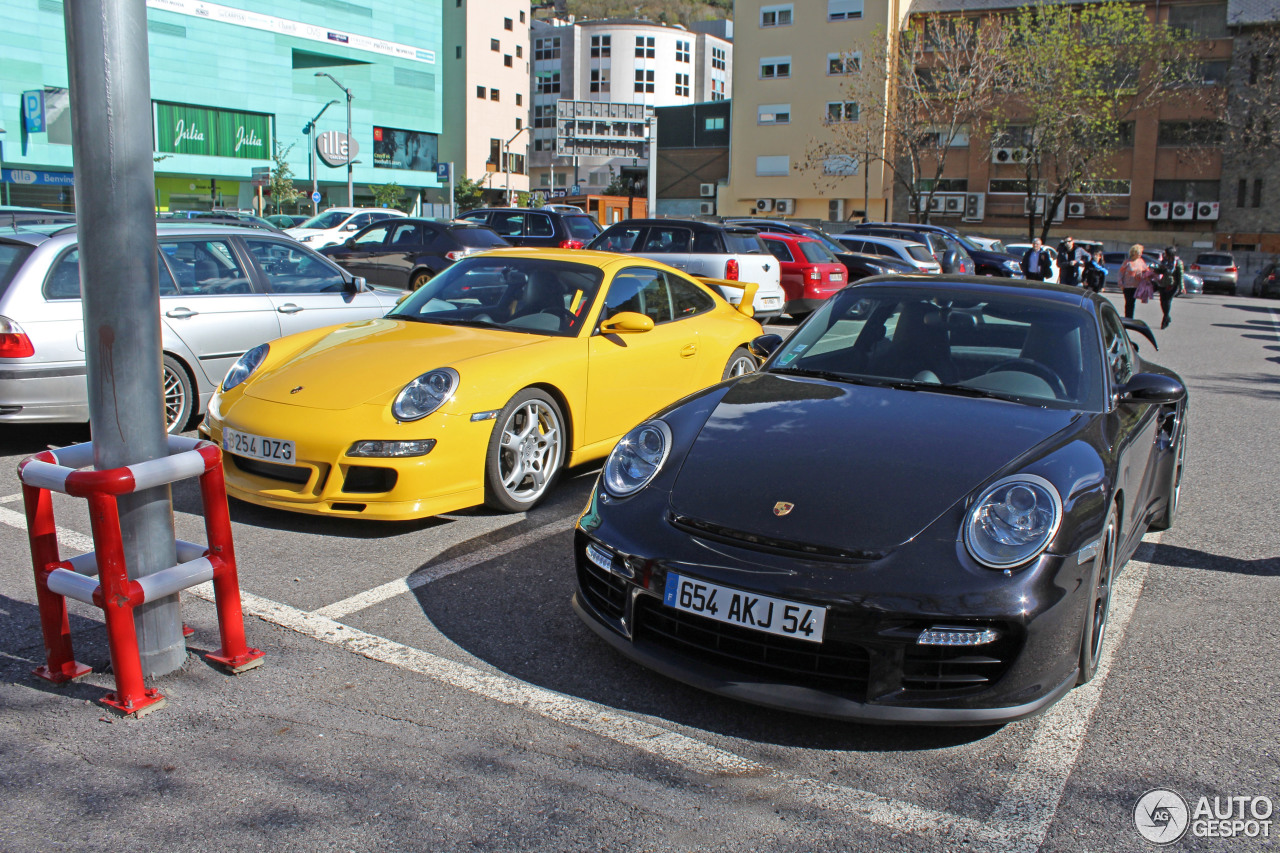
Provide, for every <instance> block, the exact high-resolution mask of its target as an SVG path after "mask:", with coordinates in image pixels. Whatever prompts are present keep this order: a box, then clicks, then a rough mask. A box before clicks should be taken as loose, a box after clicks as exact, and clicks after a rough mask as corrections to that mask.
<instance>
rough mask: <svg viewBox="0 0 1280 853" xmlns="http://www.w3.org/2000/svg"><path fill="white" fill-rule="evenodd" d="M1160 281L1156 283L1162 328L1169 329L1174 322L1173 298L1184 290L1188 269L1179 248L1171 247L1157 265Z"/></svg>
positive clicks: (1165, 251)
mask: <svg viewBox="0 0 1280 853" xmlns="http://www.w3.org/2000/svg"><path fill="white" fill-rule="evenodd" d="M1156 271H1157V273H1158V274H1159V279H1157V280H1156V281H1155V282H1154V283H1155V288H1156V293H1157V294H1158V295H1159V296H1160V313H1161V314H1162V315H1163V317H1162V318H1161V320H1160V328H1162V329H1167V328H1169V324H1170V323H1172V322H1173V315H1172V311H1173V297H1174V296H1175V295H1176V294H1177V293H1178V291H1180V290H1182V286H1183V273H1185V272H1186V268H1185V267H1184V266H1183V263H1182V259H1181V258H1179V257H1178V247H1177V246H1169V247H1168V248H1166V249H1165V250H1164V255H1163V256H1162V257H1161V258H1160V263H1159V264H1157V265H1156Z"/></svg>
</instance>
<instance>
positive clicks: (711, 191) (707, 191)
mask: <svg viewBox="0 0 1280 853" xmlns="http://www.w3.org/2000/svg"><path fill="white" fill-rule="evenodd" d="M698 195H700V196H702V197H703V198H715V197H716V185H715V184H698Z"/></svg>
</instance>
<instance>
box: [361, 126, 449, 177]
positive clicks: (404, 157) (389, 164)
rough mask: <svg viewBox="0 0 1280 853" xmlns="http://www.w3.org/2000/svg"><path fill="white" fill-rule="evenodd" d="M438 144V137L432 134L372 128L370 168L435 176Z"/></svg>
mask: <svg viewBox="0 0 1280 853" xmlns="http://www.w3.org/2000/svg"><path fill="white" fill-rule="evenodd" d="M439 144H440V143H439V137H438V136H437V135H436V134H434V133H424V132H422V131H418V130H400V129H397V128H394V127H374V129H373V167H374V168H375V169H410V170H412V171H415V172H434V171H435V170H436V160H437V158H438V156H439Z"/></svg>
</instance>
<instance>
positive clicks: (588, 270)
mask: <svg viewBox="0 0 1280 853" xmlns="http://www.w3.org/2000/svg"><path fill="white" fill-rule="evenodd" d="M713 284H714V285H716V286H717V287H736V288H739V289H742V290H743V291H744V294H743V298H742V300H741V305H742V306H744V307H743V308H741V309H738V308H734V307H732V306H731V305H729V304H728V303H727V302H725V300H724V299H722V298H721V297H720V296H719V295H718V294H717V293H715V292H714V291H712V290H711V289H710V288H709V287H708V286H707V284H705V283H703V282H701V281H698V280H694V279H692V278H689V277H687V276H686V275H684V274H683V273H680V272H679V271H677V270H674V269H672V268H670V267H668V266H666V265H664V264H661V263H658V262H656V261H649V260H645V259H643V258H637V257H635V256H630V255H616V254H610V253H605V252H588V251H582V250H554V249H550V250H549V249H538V250H528V249H501V250H497V251H492V252H486V253H484V254H481V255H476V256H473V257H470V258H465V259H463V260H460V261H458V262H457V263H455V264H454V265H453V266H451V267H449V268H448V269H447V270H446V271H445V272H443V273H441V274H440V275H438V276H436V277H435V278H434V279H432V280H431V282H430V283H428V284H426V285H424V286H423V287H422V288H421V289H419V290H417V291H415V292H414V293H413V294H412V295H410V296H408V297H407V298H406V299H405V301H404V302H402V303H401V304H400V305H399V306H397V307H396V308H395V309H394V310H392V311H391V313H389V314H388V315H387V316H386V317H383V318H381V319H377V320H365V321H362V322H357V323H348V324H347V325H345V326H333V327H329V328H327V329H318V330H316V331H311V332H303V333H301V334H296V335H292V336H290V337H286V338H281V339H279V340H275V341H272V342H271V343H269V344H263V345H262V346H259V347H255V348H254V349H251V350H249V351H248V352H247V353H245V354H244V355H243V356H242V357H241V358H240V360H239V361H238V362H236V364H235V365H234V366H233V367H232V368H231V370H230V371H228V373H227V376H226V378H225V379H223V381H222V386H221V387H220V388H219V389H218V392H217V394H215V395H214V398H213V400H212V402H210V404H209V410H208V416H207V418H206V420H205V422H204V424H203V425H202V426H201V431H202V432H203V433H205V434H207V435H208V436H209V437H210V438H212V439H213V440H214V441H216V442H218V443H219V444H220V445H221V446H222V448H223V450H224V467H225V471H226V476H227V492H228V493H229V494H231V495H233V496H234V497H237V498H240V499H241V500H246V501H250V502H251V503H256V504H262V505H264V506H271V507H278V508H280V509H288V510H294V511H297V512H309V513H319V514H327V515H342V516H352V517H359V518H376V519H410V518H422V517H425V516H431V515H437V514H439V513H443V512H451V511H454V510H458V509H462V508H464V507H469V506H475V505H477V504H480V503H488V504H489V505H491V506H493V507H495V508H498V509H504V510H508V511H512V512H519V511H523V510H526V509H529V508H530V507H532V506H533V505H534V504H536V503H537V502H538V501H539V500H541V499H542V497H543V496H544V495H546V493H547V491H548V490H549V489H550V488H551V486H552V484H553V483H554V481H555V479H556V475H557V474H558V473H559V472H560V470H561V469H562V468H563V467H564V466H565V465H566V464H568V465H577V464H580V463H583V462H588V461H590V460H593V459H599V458H603V457H604V456H606V455H607V454H608V453H609V451H610V450H611V449H612V448H613V445H614V444H615V443H616V442H617V441H618V439H619V438H620V437H621V436H622V435H624V434H625V433H626V432H627V431H628V430H629V429H631V428H632V427H633V426H635V425H636V424H637V423H639V422H641V421H642V420H644V418H646V417H647V416H648V415H650V414H652V413H653V412H655V411H657V410H658V409H661V408H662V407H664V406H666V405H667V404H669V403H672V402H674V401H676V400H678V399H680V398H681V397H684V396H685V395H687V394H690V393H692V392H694V391H697V390H699V389H701V388H705V387H706V386H708V385H712V384H714V383H716V382H718V381H720V380H721V379H724V378H728V377H730V376H736V375H738V374H741V373H746V372H749V371H751V370H754V369H755V367H756V362H755V359H754V358H753V357H752V356H751V354H750V353H749V352H748V351H747V350H746V348H745V347H746V344H747V342H749V341H750V340H751V339H752V338H754V337H756V336H757V335H759V334H761V329H760V324H759V323H757V322H756V321H755V320H753V319H751V307H750V306H751V302H752V298H753V296H754V291H755V285H754V284H751V283H746V282H736V281H719V280H716V281H714V282H713Z"/></svg>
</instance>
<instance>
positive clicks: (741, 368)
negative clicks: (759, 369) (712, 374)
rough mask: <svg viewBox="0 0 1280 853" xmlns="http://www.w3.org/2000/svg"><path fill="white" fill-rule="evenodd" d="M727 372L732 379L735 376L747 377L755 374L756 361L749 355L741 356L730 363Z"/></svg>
mask: <svg viewBox="0 0 1280 853" xmlns="http://www.w3.org/2000/svg"><path fill="white" fill-rule="evenodd" d="M725 372H726V373H727V374H728V375H729V378H730V379H732V378H734V377H735V376H745V375H747V374H748V373H755V372H756V362H755V359H753V358H752V357H751V356H749V355H740V356H738V357H737V358H735V359H733V360H732V361H730V362H729V369H728V370H727V371H725Z"/></svg>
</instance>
